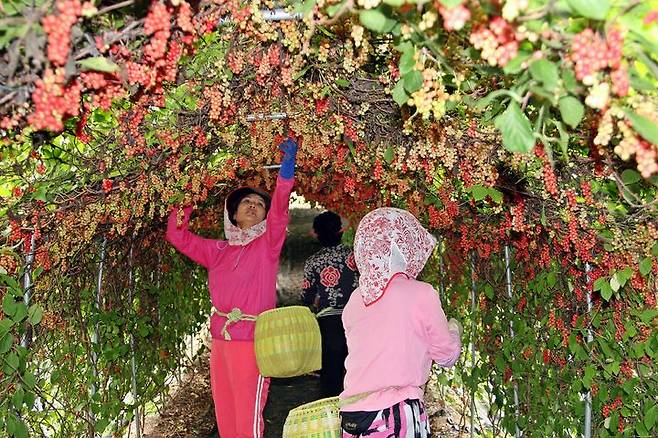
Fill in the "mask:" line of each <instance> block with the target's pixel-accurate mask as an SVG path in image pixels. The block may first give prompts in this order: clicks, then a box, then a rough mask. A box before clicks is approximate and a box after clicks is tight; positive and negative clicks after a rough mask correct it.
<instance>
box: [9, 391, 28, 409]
mask: <svg viewBox="0 0 658 438" xmlns="http://www.w3.org/2000/svg"><path fill="white" fill-rule="evenodd" d="M24 395H25V393H24V392H23V388H20V387H19V388H18V389H16V392H14V395H13V397H12V398H11V401H12V403H13V404H14V407H15V408H16V410H17V411H20V410H21V407H22V406H23V396H24Z"/></svg>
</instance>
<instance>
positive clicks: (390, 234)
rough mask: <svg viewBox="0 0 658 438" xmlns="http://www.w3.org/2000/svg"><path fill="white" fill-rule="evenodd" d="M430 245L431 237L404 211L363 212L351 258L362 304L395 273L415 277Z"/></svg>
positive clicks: (373, 297) (380, 290)
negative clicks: (358, 275) (357, 273)
mask: <svg viewBox="0 0 658 438" xmlns="http://www.w3.org/2000/svg"><path fill="white" fill-rule="evenodd" d="M434 246H436V239H435V238H434V236H432V235H431V234H430V233H429V232H428V231H427V230H425V228H423V226H422V225H421V223H420V222H419V221H418V219H416V218H415V217H414V216H413V215H412V214H411V213H409V212H408V211H406V210H401V209H399V208H390V207H385V208H378V209H377V210H374V211H372V212H370V213H368V214H367V215H365V216H364V217H363V219H361V222H360V223H359V226H358V228H357V230H356V236H355V238H354V257H355V261H356V266H357V268H358V269H359V273H360V275H361V276H360V277H359V291H360V292H361V295H362V297H363V301H364V303H365V304H366V306H368V305H370V304H372V303H374V302H375V301H377V300H378V299H379V298H380V297H381V296H382V295H383V294H384V291H385V290H386V286H387V285H388V283H389V281H390V280H391V278H392V277H393V276H394V275H395V274H397V273H404V274H406V275H407V276H409V277H410V278H416V277H417V276H418V274H420V271H422V270H423V267H424V266H425V264H426V263H427V260H428V259H429V257H430V255H431V254H432V250H433V249H434Z"/></svg>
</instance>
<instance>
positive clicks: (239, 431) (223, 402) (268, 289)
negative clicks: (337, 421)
mask: <svg viewBox="0 0 658 438" xmlns="http://www.w3.org/2000/svg"><path fill="white" fill-rule="evenodd" d="M279 148H280V149H281V150H282V151H283V152H284V157H283V160H282V162H281V170H280V171H279V177H278V179H277V182H276V188H275V190H274V195H273V197H272V199H271V200H270V196H269V195H268V194H267V193H265V192H263V191H261V190H259V189H255V188H252V187H241V188H239V189H237V190H234V191H233V192H231V193H230V194H229V195H228V197H227V199H226V203H225V208H224V234H225V235H226V240H214V239H204V238H202V237H199V236H197V235H195V234H193V233H192V232H190V231H189V230H188V223H189V220H190V214H191V211H192V209H191V207H188V208H185V209H184V210H183V212H184V214H183V223H182V224H181V226H177V215H178V209H174V211H173V212H172V213H171V215H170V216H169V223H168V225H167V240H168V241H169V242H171V243H172V244H173V245H174V246H175V247H176V249H178V250H179V251H180V252H182V253H183V254H185V255H186V256H188V257H189V258H191V259H192V260H193V261H195V262H196V263H198V264H200V265H202V266H203V267H205V268H206V269H208V288H209V290H210V300H211V301H212V305H213V314H212V316H211V318H210V333H211V335H212V346H211V350H210V386H211V390H212V396H213V401H214V403H215V417H216V420H217V426H218V428H219V434H220V436H222V437H227V438H242V437H254V438H256V437H262V436H263V431H264V428H265V423H264V421H263V409H264V407H265V402H266V401H267V393H268V389H269V384H270V379H269V378H264V377H263V376H261V375H260V373H259V371H258V367H257V365H256V356H255V352H254V328H255V324H254V321H255V319H256V316H257V315H258V314H259V313H262V312H264V311H266V310H269V309H273V308H274V307H275V305H276V275H277V271H278V269H279V255H280V254H281V248H282V247H283V242H284V240H285V237H286V226H287V225H288V200H289V198H290V192H291V191H292V186H293V183H294V170H295V156H296V154H297V144H296V143H295V142H294V141H293V140H291V139H288V140H286V141H284V142H283V143H281V145H279Z"/></svg>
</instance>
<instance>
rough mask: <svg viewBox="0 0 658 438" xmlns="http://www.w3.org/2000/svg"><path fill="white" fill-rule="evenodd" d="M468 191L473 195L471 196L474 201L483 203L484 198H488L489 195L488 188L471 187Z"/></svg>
mask: <svg viewBox="0 0 658 438" xmlns="http://www.w3.org/2000/svg"><path fill="white" fill-rule="evenodd" d="M468 191H469V192H470V193H471V196H473V199H475V200H476V201H481V200H483V199H484V198H486V197H487V195H488V190H487V188H486V187H483V186H480V185H476V186H471V187H469V188H468Z"/></svg>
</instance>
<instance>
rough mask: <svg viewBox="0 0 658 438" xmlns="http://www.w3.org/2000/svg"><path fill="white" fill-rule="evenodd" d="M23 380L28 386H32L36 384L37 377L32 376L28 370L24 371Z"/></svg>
mask: <svg viewBox="0 0 658 438" xmlns="http://www.w3.org/2000/svg"><path fill="white" fill-rule="evenodd" d="M23 382H25V385H27V387H28V388H30V389H31V388H34V387H35V385H36V384H37V378H36V377H35V376H34V374H32V373H30V372H29V371H26V372H25V375H24V376H23Z"/></svg>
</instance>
